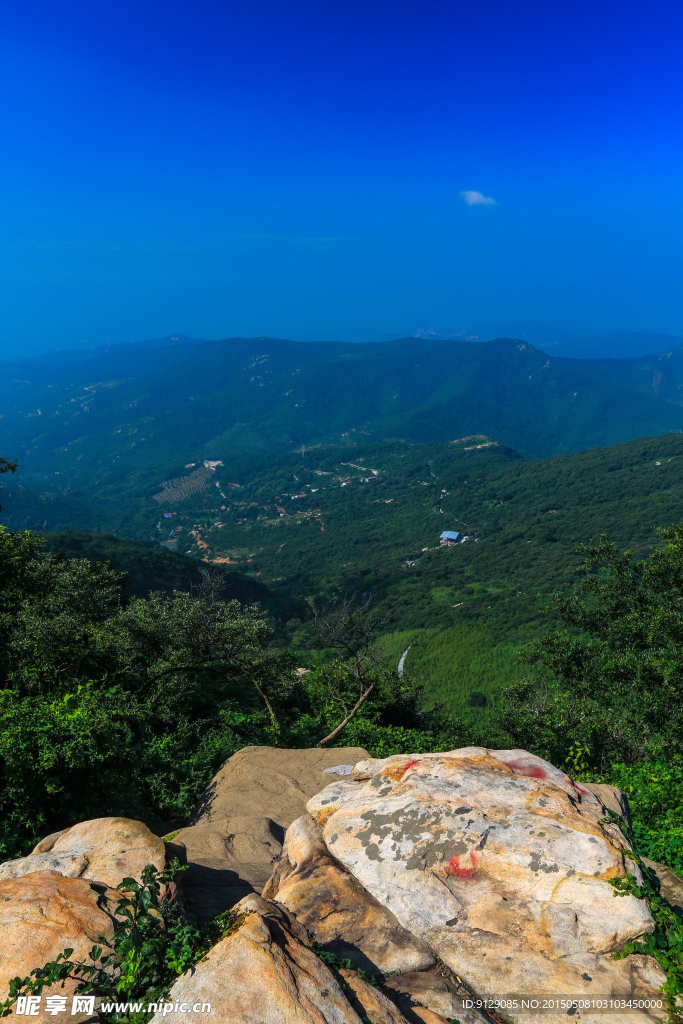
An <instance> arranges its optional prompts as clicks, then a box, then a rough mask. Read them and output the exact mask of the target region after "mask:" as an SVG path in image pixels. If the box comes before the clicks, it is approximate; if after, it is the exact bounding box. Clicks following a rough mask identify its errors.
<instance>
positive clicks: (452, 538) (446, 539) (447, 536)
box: [439, 530, 460, 548]
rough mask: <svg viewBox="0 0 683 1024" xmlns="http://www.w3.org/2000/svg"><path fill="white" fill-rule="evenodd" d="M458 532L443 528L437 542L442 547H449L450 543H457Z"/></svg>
mask: <svg viewBox="0 0 683 1024" xmlns="http://www.w3.org/2000/svg"><path fill="white" fill-rule="evenodd" d="M459 536H460V534H459V533H454V532H453V530H444V531H443V533H442V534H441V536H440V537H439V544H440V545H441V546H442V547H446V548H449V547H450V546H451V545H452V544H457V543H458V537H459Z"/></svg>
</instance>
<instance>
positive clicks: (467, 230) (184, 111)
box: [0, 0, 683, 357]
mask: <svg viewBox="0 0 683 1024" xmlns="http://www.w3.org/2000/svg"><path fill="white" fill-rule="evenodd" d="M0 25H1V29H0V82H1V88H2V103H1V104H0V132H1V134H0V138H1V140H2V159H1V160H0V196H1V197H2V209H3V216H2V221H1V222H0V225H1V226H0V282H1V283H0V288H1V293H0V294H1V303H2V313H3V315H2V326H1V330H0V356H3V357H11V356H15V355H21V354H28V353H32V352H38V351H47V350H51V349H58V348H72V347H80V346H83V345H87V346H90V345H99V344H103V343H105V342H107V341H127V340H134V339H142V338H147V337H159V336H163V335H166V334H170V333H175V332H182V333H185V334H188V335H190V336H194V337H225V336H230V335H262V334H268V335H271V336H279V337H290V338H297V339H302V340H312V339H314V338H327V339H331V338H333V339H340V340H349V341H363V340H370V339H381V338H390V337H394V336H401V335H409V334H413V333H417V332H426V331H434V332H435V333H437V334H440V335H443V336H449V335H455V334H456V333H458V332H460V331H463V330H465V329H467V328H468V327H471V326H472V325H474V324H479V323H491V322H499V321H503V320H506V321H510V320H519V321H528V320H546V321H549V322H551V323H553V324H556V325H558V326H559V327H563V328H565V329H566V330H569V331H576V332H580V333H595V332H601V331H609V330H633V331H658V332H664V333H671V334H676V335H680V334H681V333H682V332H683V286H682V285H683V282H682V281H681V276H682V275H681V271H682V268H683V190H682V187H681V182H682V172H683V166H682V164H683V160H682V157H683V131H682V128H683V125H682V124H681V121H682V118H683V115H682V111H683V104H682V102H681V101H682V99H683V88H682V85H683V83H682V79H683V63H682V62H681V60H680V39H681V30H682V29H683V9H682V8H681V6H680V5H679V4H676V3H673V2H672V3H658V2H656V0H655V2H649V3H647V4H646V3H644V2H642V3H629V2H627V0H626V2H624V0H622V2H620V3H612V2H611V0H608V2H601V3H598V4H596V3H595V0H592V2H591V3H587V2H583V0H578V2H575V3H573V4H553V3H547V0H546V2H544V3H542V4H541V3H536V2H524V0H518V2H516V3H514V4H510V3H509V2H506V3H502V2H490V0H480V2H479V3H477V4H473V3H471V2H470V3H461V2H459V0H452V2H437V0H419V2H400V0H392V2H391V3H385V2H383V0H380V2H368V0H364V2H362V3H357V2H355V0H354V2H350V3H343V4H321V3H320V2H319V0H318V2H316V3H313V2H287V0H279V2H271V0H250V2H249V3H239V4H238V3H232V2H230V0H223V2H213V0H211V2H205V0H193V2H192V3H190V2H189V0H185V2H183V3H179V2H177V0H169V2H165V3H163V4H162V3H156V2H149V0H135V2H134V3H133V2H129V0H117V2H116V3H106V4H104V3H102V2H99V0H89V2H88V3H74V2H71V0H65V2H63V3H61V4H59V5H57V4H55V3H54V2H53V0H50V2H49V3H48V2H44V0H41V2H33V0H24V2H23V3H21V4H19V3H16V2H15V3H14V5H13V8H12V9H10V8H9V5H6V6H5V8H4V10H3V14H2V21H1V22H0ZM474 193H477V194H479V195H480V196H481V197H485V198H487V199H489V200H491V202H488V203H487V202H482V201H474V202H471V200H472V199H473V198H474V199H475V200H476V199H477V196H476V195H473V194H474ZM468 199H469V200H470V202H468ZM615 354H618V353H615Z"/></svg>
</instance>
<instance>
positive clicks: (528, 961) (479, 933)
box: [307, 747, 665, 1024]
mask: <svg viewBox="0 0 683 1024" xmlns="http://www.w3.org/2000/svg"><path fill="white" fill-rule="evenodd" d="M352 778H353V781H351V782H346V783H344V784H339V783H336V784H332V785H330V786H329V787H328V788H327V789H326V790H324V791H323V792H321V793H319V794H317V795H316V796H315V797H313V798H312V799H311V800H310V801H309V802H308V805H307V808H308V812H309V813H310V814H311V815H312V817H314V818H315V819H316V820H317V821H318V823H319V824H320V826H321V827H322V829H323V838H324V841H325V844H326V846H327V847H328V849H329V850H330V852H331V853H332V854H333V855H334V857H335V858H336V859H337V860H339V861H340V862H341V863H342V864H343V865H344V866H345V867H346V868H347V869H348V870H349V871H350V872H351V873H352V874H353V875H355V877H356V878H357V879H358V880H359V881H360V882H361V884H362V885H363V886H365V888H366V889H367V890H368V891H369V892H370V893H371V894H372V895H373V896H374V897H375V898H376V899H377V900H378V901H379V902H380V903H382V904H383V905H384V906H385V907H387V908H388V909H390V910H391V911H392V913H393V914H394V916H395V917H396V918H397V919H398V921H399V922H400V923H401V924H402V925H403V927H404V928H406V929H407V930H408V931H410V932H411V933H412V934H413V935H415V936H417V937H418V938H420V939H422V940H423V941H424V942H425V943H426V944H427V945H428V946H429V948H430V949H431V950H432V951H433V952H434V954H435V955H436V956H438V957H439V959H440V960H441V961H443V962H444V963H445V964H447V965H448V967H450V968H451V970H452V971H454V972H455V973H456V974H457V975H459V976H460V977H462V978H463V979H464V980H465V982H467V984H468V985H469V986H470V987H471V988H472V989H473V990H474V991H475V992H477V993H478V994H479V995H481V996H486V997H489V998H491V997H507V998H509V997H511V996H513V997H514V996H517V997H519V996H522V995H532V996H560V995H566V996H576V995H579V994H582V995H591V994H595V995H597V996H604V995H605V994H606V993H609V994H612V995H614V996H620V997H621V996H623V997H625V998H631V997H635V998H640V997H643V998H651V997H654V998H655V999H656V998H657V996H658V994H659V988H660V986H661V985H662V984H663V982H664V980H665V978H664V975H663V973H662V972H661V971H660V969H659V967H658V965H657V964H656V962H655V961H654V960H653V959H651V958H649V957H644V956H629V957H626V958H625V959H622V960H618V961H615V960H614V959H613V958H612V955H611V954H612V953H613V952H615V951H618V950H620V949H622V948H623V946H624V944H625V943H626V942H628V941H630V940H632V939H637V938H638V937H640V936H642V935H643V934H645V933H647V932H650V931H652V929H653V927H654V922H653V920H652V917H651V916H650V913H649V910H648V907H647V904H646V903H645V902H644V901H641V900H638V899H636V898H635V897H633V896H630V895H629V896H623V897H620V898H615V894H614V889H613V888H612V886H610V885H609V880H610V879H613V878H623V877H625V875H626V874H627V873H628V872H629V871H632V872H633V874H634V875H636V877H637V876H638V874H639V872H638V869H637V867H636V866H635V864H634V863H633V861H631V860H630V859H629V852H630V851H629V847H628V844H627V843H626V840H625V839H624V837H623V835H622V833H621V831H620V830H619V828H617V827H616V826H614V825H606V824H600V819H601V818H602V816H603V810H602V806H601V804H600V802H599V801H598V799H597V798H596V797H595V796H594V795H593V794H592V793H591V792H590V791H589V790H587V789H586V788H584V787H581V786H578V785H575V784H574V783H573V782H572V781H571V780H570V779H569V778H568V777H567V776H566V775H564V774H563V773H562V772H561V771H559V770H558V769H556V768H554V767H553V766H552V765H551V764H549V763H548V762H547V761H543V760H542V759H541V758H538V757H535V756H533V755H531V754H529V753H527V752H526V751H523V750H501V751H494V750H486V749H484V748H482V747H468V748H465V749H461V750H454V751H451V752H449V753H444V754H415V755H412V756H405V757H390V758H386V759H384V760H372V759H368V760H367V761H365V762H362V763H360V764H358V765H356V767H355V769H354V772H353V776H352ZM509 1013H510V1016H511V1017H512V1018H514V1019H517V1020H520V1021H524V1020H526V1019H528V1020H529V1021H532V1020H533V1019H534V1018H533V1015H527V1014H525V1013H524V1012H523V1011H520V1010H519V1008H518V1009H517V1010H515V1009H514V1008H513V1009H511V1010H510V1011H509ZM560 1016H561V1015H560ZM553 1017H554V1015H553V1014H550V1015H549V1017H548V1019H549V1020H553ZM557 1019H558V1020H559V1019H560V1017H559V1016H558V1017H557ZM590 1019H591V1015H590V1014H589V1015H587V1016H583V1015H582V1020H583V1021H584V1022H585V1021H587V1020H590ZM598 1019H600V1018H599V1017H596V1020H598ZM614 1019H615V1020H616V1019H618V1015H615V1017H614ZM648 1019H649V1020H652V1019H653V1018H652V1017H648V1016H647V1015H646V1014H645V1013H635V1014H629V1015H628V1016H625V1017H624V1020H628V1021H630V1022H631V1024H636V1022H637V1021H645V1020H648Z"/></svg>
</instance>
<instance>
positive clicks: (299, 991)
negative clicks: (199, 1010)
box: [151, 895, 399, 1024]
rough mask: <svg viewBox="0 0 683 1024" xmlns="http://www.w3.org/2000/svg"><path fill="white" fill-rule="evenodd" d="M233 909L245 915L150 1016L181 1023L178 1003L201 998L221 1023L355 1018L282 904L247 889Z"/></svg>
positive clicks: (344, 1023)
mask: <svg viewBox="0 0 683 1024" xmlns="http://www.w3.org/2000/svg"><path fill="white" fill-rule="evenodd" d="M234 909H235V913H237V914H238V915H240V916H243V920H242V922H241V924H240V925H239V927H238V928H237V929H236V930H235V931H234V932H233V933H232V934H230V935H228V936H227V937H226V938H224V939H221V941H220V942H218V943H217V945H215V946H214V947H213V948H212V949H210V950H209V952H208V953H207V954H206V956H205V957H203V959H202V960H200V962H199V963H198V964H197V966H196V967H194V968H193V969H192V970H191V971H187V972H186V973H185V974H183V975H182V976H181V977H180V978H179V979H178V980H177V981H176V982H175V984H174V985H173V987H172V988H171V991H170V995H169V999H168V1003H167V1004H166V1006H168V1007H169V1009H168V1011H167V1010H166V1008H165V1007H164V1008H161V1009H160V1010H159V1012H157V1013H156V1014H155V1016H154V1017H153V1018H152V1022H151V1024H162V1022H165V1024H186V1021H187V1016H188V1015H187V1013H186V1012H185V1013H183V1012H182V1010H181V1009H180V1008H181V1007H182V1006H185V1007H193V1006H194V1005H196V1004H200V1005H201V1004H202V1003H204V1004H206V1003H208V1004H209V1005H210V1007H211V1011H210V1019H211V1020H214V1021H219V1022H220V1024H228V1022H230V1024H232V1022H235V1024H237V1022H239V1024H361V1020H360V1018H359V1016H358V1015H357V1014H356V1013H355V1012H354V1010H353V1009H352V1008H351V1006H350V1004H349V1002H348V1000H347V999H346V997H345V996H344V993H343V992H342V989H341V987H340V985H339V983H338V982H337V980H336V979H335V977H334V975H333V974H332V972H331V971H330V970H329V968H328V967H326V966H325V964H324V963H322V961H321V960H319V959H318V957H317V956H316V955H315V953H313V952H312V951H311V950H310V949H309V948H308V939H307V936H306V931H305V929H304V928H303V927H302V926H301V925H300V924H298V923H297V921H296V920H295V919H294V918H293V917H292V916H291V915H290V914H289V913H288V912H287V910H285V908H284V907H280V906H278V905H277V904H274V903H270V902H268V901H267V900H264V899H262V898H261V897H260V896H254V895H250V896H247V897H245V898H244V899H243V900H241V901H240V902H239V903H238V904H237V906H236V907H235V908H234ZM176 1007H178V1009H176ZM397 1024H399V1022H397Z"/></svg>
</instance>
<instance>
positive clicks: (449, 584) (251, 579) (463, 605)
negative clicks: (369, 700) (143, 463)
mask: <svg viewBox="0 0 683 1024" xmlns="http://www.w3.org/2000/svg"><path fill="white" fill-rule="evenodd" d="M3 504H4V510H3V514H2V518H3V521H4V523H5V524H6V525H8V526H10V527H13V528H21V527H23V525H24V524H25V522H26V521H27V517H29V518H28V521H29V524H30V525H32V526H33V527H34V528H36V527H37V528H38V529H40V528H41V527H42V526H43V523H44V522H46V521H48V522H49V526H48V529H49V530H53V531H54V530H58V529H64V528H66V527H73V526H74V525H79V526H80V527H81V528H82V529H89V530H92V529H99V530H104V531H111V532H112V533H115V534H118V535H119V537H128V538H139V539H138V540H136V541H123V540H116V539H115V538H114V537H111V536H107V535H106V534H95V535H92V534H91V535H88V534H85V533H74V532H73V531H69V532H66V533H52V534H50V536H49V537H48V542H49V549H50V550H51V551H53V552H57V551H63V552H64V553H65V554H68V555H70V556H74V555H75V556H81V557H82V556H84V555H85V556H87V557H89V558H107V559H109V560H110V561H111V562H112V564H113V565H114V566H116V567H117V568H120V569H126V570H128V571H129V573H130V574H131V584H132V586H133V589H134V591H135V592H137V593H145V592H146V590H149V589H161V590H166V591H167V592H168V591H169V590H171V589H173V588H175V589H179V590H184V591H187V590H188V589H189V587H190V585H191V584H192V583H193V582H194V583H195V584H196V582H197V580H198V578H199V577H198V572H197V560H200V561H199V564H200V565H202V564H210V565H211V566H212V567H214V568H218V569H220V570H221V571H224V572H227V574H228V575H227V577H226V584H227V587H226V589H225V591H224V594H225V596H237V597H239V598H240V599H241V600H247V601H252V600H258V601H259V602H261V603H262V604H264V606H265V607H266V608H267V609H268V610H269V611H270V612H271V613H272V614H273V615H274V616H275V617H276V618H277V619H278V620H279V621H280V623H281V627H280V628H281V629H282V631H283V636H284V638H285V639H286V640H287V642H288V643H292V644H294V646H295V647H296V648H297V649H299V650H300V654H299V659H300V660H301V661H302V662H303V663H305V662H306V658H307V657H308V654H307V653H306V652H307V651H308V649H309V644H310V640H311V637H310V634H309V633H307V630H306V618H307V612H308V611H309V610H310V608H309V606H310V605H311V603H313V604H321V603H322V604H325V603H328V602H330V601H332V600H334V598H335V597H338V596H340V595H344V594H356V595H357V596H358V597H361V596H363V595H364V596H365V597H369V596H371V597H372V603H373V607H374V608H375V609H376V610H377V612H378V614H380V615H381V617H382V619H383V620H384V627H383V630H384V633H385V636H386V650H387V657H388V658H389V660H391V661H392V663H396V662H397V661H398V658H399V656H400V654H401V653H402V651H403V650H405V648H406V647H407V646H408V645H409V644H411V645H412V647H411V653H410V655H409V660H408V661H409V665H410V666H411V667H412V668H413V669H415V670H419V671H420V672H421V673H423V674H424V676H425V678H426V679H427V680H428V682H429V686H430V687H431V688H432V689H433V690H434V691H435V692H438V693H439V694H440V695H441V696H443V697H444V698H446V699H447V700H448V702H449V704H450V706H452V707H453V708H457V709H458V711H459V713H463V711H462V709H463V706H465V707H468V705H467V701H468V700H469V696H470V695H471V693H472V692H473V691H476V692H479V693H484V694H485V695H488V697H490V698H494V697H495V694H496V693H498V692H500V690H501V688H502V687H503V686H504V685H505V684H506V683H509V682H510V680H511V679H514V678H516V677H518V676H519V674H520V673H521V672H522V671H523V670H522V669H521V668H520V666H519V665H518V663H517V660H516V657H515V655H514V652H515V650H516V649H518V648H519V647H520V645H521V644H523V643H524V642H525V641H527V640H528V639H529V638H530V637H532V636H535V635H538V634H539V633H541V632H543V631H544V630H546V629H547V628H548V624H547V623H546V621H545V619H544V617H543V614H542V609H543V607H544V606H545V604H546V602H547V600H548V597H549V596H550V594H551V593H552V592H553V591H554V590H556V589H564V588H566V587H567V586H568V585H569V583H570V582H571V579H572V576H571V570H572V569H573V568H575V567H576V566H578V564H579V563H580V561H581V558H580V556H579V555H578V554H577V547H578V545H579V544H581V543H585V542H588V541H590V540H594V541H597V540H598V539H599V537H600V535H601V534H603V533H608V534H610V535H611V536H612V537H613V539H614V540H615V541H616V542H617V543H619V544H620V545H623V546H628V547H631V548H633V550H634V551H635V553H636V555H637V556H641V555H645V554H647V552H648V550H649V548H650V547H651V546H652V545H653V544H656V543H657V537H656V535H655V532H654V531H655V527H657V526H658V525H663V524H667V523H673V522H676V521H678V520H679V519H680V518H681V517H682V512H683V436H681V435H679V434H667V435H664V436H660V437H653V438H647V439H641V440H638V441H632V442H627V443H624V444H620V445H616V446H613V447H608V448H596V449H592V450H590V451H587V452H578V453H574V454H571V455H564V456H555V457H553V458H550V459H537V460H526V459H523V458H522V457H521V456H520V455H519V453H518V452H516V451H515V450H514V449H512V448H509V447H506V446H505V445H501V444H498V443H497V442H495V441H493V440H492V439H491V438H487V437H485V436H474V437H468V438H463V439H461V440H460V441H458V442H457V443H453V442H448V443H438V444H437V443H435V444H424V445H422V444H416V445H412V444H408V443H406V442H398V441H394V442H379V443H370V444H364V445H362V444H359V445H355V446H345V447H340V446H331V447H327V448H321V449H314V450H312V451H305V452H304V453H303V455H302V453H301V451H299V452H296V453H295V452H291V453H288V454H286V455H278V456H267V455H250V456H233V457H231V458H228V457H226V458H225V459H224V460H223V464H222V465H217V466H215V468H213V469H207V468H206V467H204V466H203V464H200V466H199V467H196V466H188V467H186V468H182V467H180V468H178V469H177V470H175V471H174V472H173V474H171V477H170V479H167V480H163V479H160V477H159V474H158V472H157V471H156V470H148V471H146V472H144V473H143V472H139V473H136V474H132V475H130V476H124V475H123V474H112V475H111V476H110V477H109V478H108V482H106V483H102V485H101V486H100V487H99V489H98V490H97V491H95V492H94V493H91V494H90V496H88V495H87V493H86V494H83V493H81V494H79V493H78V492H77V491H76V492H75V493H74V494H71V495H66V496H61V497H54V498H53V499H50V498H49V497H47V498H46V496H45V494H43V495H42V496H41V495H40V494H39V493H38V492H31V491H28V490H22V489H21V486H20V485H19V484H18V483H17V480H16V478H6V484H5V487H4V492H3ZM69 509H71V510H72V513H73V518H70V516H69ZM60 516H61V517H62V518H59V517H60ZM37 517H40V518H37ZM43 517H45V518H43ZM48 517H49V518H48ZM444 530H450V531H454V532H458V533H459V534H460V538H459V541H462V538H467V539H466V540H464V542H461V543H458V544H457V545H456V546H455V547H452V548H444V547H441V546H440V544H439V536H440V534H441V533H442V532H443V531H444ZM150 538H153V539H154V541H155V542H156V544H157V545H158V544H159V543H160V542H161V543H163V544H166V545H168V546H169V547H170V548H171V550H170V551H168V550H160V549H159V547H158V546H157V547H153V546H152V545H151V544H150V543H149V539H150ZM143 541H146V542H147V543H143ZM174 549H175V551H174ZM176 552H177V553H176ZM185 555H189V556H191V557H183V556H185ZM203 559H206V562H205V563H203V562H202V561H201V560H203ZM250 584H251V590H250V589H249V587H250ZM464 713H465V714H466V715H469V714H474V713H475V712H470V711H469V710H466V711H465V712H464ZM476 713H477V714H480V713H481V712H476Z"/></svg>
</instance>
